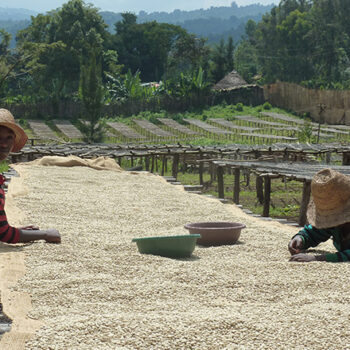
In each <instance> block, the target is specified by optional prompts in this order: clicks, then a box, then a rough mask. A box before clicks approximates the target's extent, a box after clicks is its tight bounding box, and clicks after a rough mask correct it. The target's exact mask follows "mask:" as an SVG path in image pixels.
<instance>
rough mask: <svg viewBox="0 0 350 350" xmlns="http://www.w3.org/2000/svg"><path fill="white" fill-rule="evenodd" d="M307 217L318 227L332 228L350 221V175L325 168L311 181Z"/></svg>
mask: <svg viewBox="0 0 350 350" xmlns="http://www.w3.org/2000/svg"><path fill="white" fill-rule="evenodd" d="M311 195H312V196H311V198H310V202H309V205H308V209H307V219H308V221H309V223H310V224H311V225H312V226H314V227H316V228H330V227H335V226H339V225H342V224H345V223H347V222H350V177H349V176H347V175H344V174H341V173H338V172H337V171H335V170H333V169H323V170H320V171H319V172H317V173H316V174H315V176H314V177H313V179H312V181H311Z"/></svg>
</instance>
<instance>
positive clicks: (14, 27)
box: [0, 2, 273, 47]
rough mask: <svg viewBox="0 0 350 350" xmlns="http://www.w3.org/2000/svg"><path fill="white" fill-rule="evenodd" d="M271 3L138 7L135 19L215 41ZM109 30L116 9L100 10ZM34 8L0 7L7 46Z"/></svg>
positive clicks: (236, 34) (237, 34) (236, 33)
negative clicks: (157, 8)
mask: <svg viewBox="0 0 350 350" xmlns="http://www.w3.org/2000/svg"><path fill="white" fill-rule="evenodd" d="M272 7H273V5H266V6H264V5H261V4H253V5H248V6H237V4H236V3H235V2H232V4H231V6H220V7H211V8H209V9H198V10H193V11H182V10H175V11H173V12H170V13H167V12H152V13H147V12H145V11H140V12H139V14H138V22H139V23H144V22H149V21H157V22H163V23H170V24H176V25H180V26H182V27H183V28H185V29H186V30H187V31H188V32H190V33H193V34H196V35H197V36H200V37H205V38H208V41H209V43H217V42H218V41H219V40H220V39H221V38H224V39H226V38H227V37H228V36H232V37H233V38H234V40H235V41H238V40H239V39H240V38H241V36H242V35H243V34H244V27H245V23H246V22H247V21H248V20H249V19H253V20H254V21H259V20H260V19H261V17H262V15H263V14H264V13H266V12H268V11H270V10H271V8H272ZM100 14H101V16H102V17H103V19H104V21H105V22H106V24H107V25H108V26H109V30H110V31H111V32H114V24H115V23H116V22H118V21H120V20H121V19H122V17H121V14H120V13H115V12H110V11H101V12H100ZM35 15H37V12H35V11H32V10H27V9H14V8H0V18H1V19H0V28H3V29H5V30H6V31H7V32H9V33H10V34H11V35H12V42H11V47H14V46H15V37H16V33H17V31H18V30H21V29H23V28H25V27H26V26H28V25H29V23H30V17H31V16H35Z"/></svg>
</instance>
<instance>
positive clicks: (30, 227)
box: [18, 225, 39, 230]
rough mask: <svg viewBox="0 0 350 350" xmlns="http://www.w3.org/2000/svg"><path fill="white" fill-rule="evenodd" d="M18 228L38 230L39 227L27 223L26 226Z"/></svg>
mask: <svg viewBox="0 0 350 350" xmlns="http://www.w3.org/2000/svg"><path fill="white" fill-rule="evenodd" d="M18 229H19V230H39V227H38V226H34V225H28V226H23V227H19V228H18Z"/></svg>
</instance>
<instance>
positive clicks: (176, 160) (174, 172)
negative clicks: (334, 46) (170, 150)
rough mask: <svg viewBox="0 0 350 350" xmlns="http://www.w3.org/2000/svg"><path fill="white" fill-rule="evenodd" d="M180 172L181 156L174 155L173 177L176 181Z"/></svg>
mask: <svg viewBox="0 0 350 350" xmlns="http://www.w3.org/2000/svg"><path fill="white" fill-rule="evenodd" d="M178 170H179V155H178V154H174V157H173V167H172V176H173V177H174V178H175V179H176V178H177V172H178Z"/></svg>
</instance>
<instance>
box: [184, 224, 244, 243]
mask: <svg viewBox="0 0 350 350" xmlns="http://www.w3.org/2000/svg"><path fill="white" fill-rule="evenodd" d="M184 227H185V229H187V230H189V232H190V234H200V235H201V238H198V239H197V244H200V245H204V246H212V245H224V244H235V243H236V242H237V240H238V238H239V236H240V235H241V230H242V229H243V228H245V227H246V226H245V225H244V224H242V223H240V222H194V223H191V224H186V225H185V226H184Z"/></svg>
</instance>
